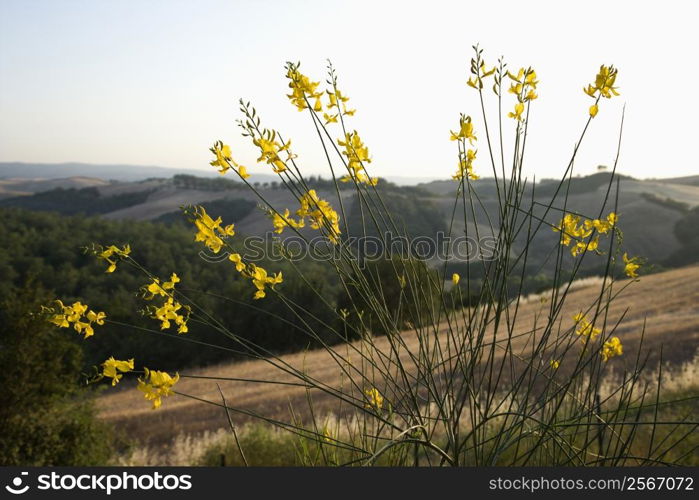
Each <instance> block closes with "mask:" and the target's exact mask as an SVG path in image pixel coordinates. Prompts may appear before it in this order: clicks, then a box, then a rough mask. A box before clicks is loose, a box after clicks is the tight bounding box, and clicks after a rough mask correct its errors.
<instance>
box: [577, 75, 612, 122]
mask: <svg viewBox="0 0 699 500" xmlns="http://www.w3.org/2000/svg"><path fill="white" fill-rule="evenodd" d="M617 73H618V70H617V69H616V68H615V67H614V66H605V65H602V66H600V68H599V73H597V76H596V77H595V83H592V84H589V85H588V86H587V87H583V92H585V93H586V94H587V95H589V96H590V97H593V98H599V97H604V98H606V99H610V98H611V97H612V96H613V95H619V92H617V87H615V86H614V83H616V76H617ZM590 114H591V115H592V109H590ZM595 114H596V113H595ZM592 116H594V115H592Z"/></svg>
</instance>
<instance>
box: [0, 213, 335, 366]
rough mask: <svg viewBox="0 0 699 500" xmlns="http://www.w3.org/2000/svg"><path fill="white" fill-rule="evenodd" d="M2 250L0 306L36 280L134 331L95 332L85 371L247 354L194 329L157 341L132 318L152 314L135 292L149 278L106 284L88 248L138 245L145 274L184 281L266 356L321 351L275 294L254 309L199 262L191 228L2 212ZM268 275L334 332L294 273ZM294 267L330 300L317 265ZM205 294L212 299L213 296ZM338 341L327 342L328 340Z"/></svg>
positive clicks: (221, 271) (248, 291) (222, 274)
mask: <svg viewBox="0 0 699 500" xmlns="http://www.w3.org/2000/svg"><path fill="white" fill-rule="evenodd" d="M224 220H225V219H224ZM226 222H227V221H226ZM0 240H2V241H3V242H4V243H3V246H2V247H0V299H1V298H3V297H10V296H11V295H12V294H13V293H15V291H16V289H17V287H18V286H21V284H22V283H24V282H25V281H26V280H27V278H28V277H30V276H33V277H35V279H36V282H37V284H38V285H43V286H44V287H45V288H50V289H52V291H53V292H54V293H55V297H60V298H61V299H62V300H64V301H65V302H71V301H73V300H78V299H80V300H83V301H85V302H86V303H87V304H89V306H90V307H91V308H92V309H94V310H99V311H105V312H106V313H107V316H108V319H109V320H111V321H116V322H121V323H126V324H129V325H133V326H129V327H122V326H118V325H113V324H106V325H104V326H101V327H99V328H98V330H97V331H96V334H95V335H94V336H93V337H90V338H89V339H87V340H85V341H82V342H81V343H80V345H81V346H82V347H83V349H84V351H85V364H86V369H87V367H89V366H92V365H95V364H99V363H101V362H102V361H104V360H105V359H106V358H108V357H109V356H115V357H117V358H118V359H127V358H131V357H135V358H137V359H138V361H139V363H143V364H145V365H146V366H153V367H157V368H158V369H162V370H175V369H182V368H183V367H189V366H199V365H206V364H211V363H215V362H218V361H221V360H224V359H231V358H235V357H240V356H244V355H246V354H247V353H248V351H247V350H246V349H245V348H243V347H242V346H241V345H240V344H239V343H236V342H235V341H233V340H231V339H228V338H226V337H223V336H222V335H221V334H220V333H219V332H217V331H215V330H213V329H212V328H211V327H208V326H205V325H201V324H197V323H194V322H192V323H191V324H190V332H189V333H188V334H186V335H179V336H178V335H177V334H174V333H170V332H167V331H165V332H160V331H159V323H158V322H157V321H156V320H154V319H151V318H148V317H143V316H140V315H139V314H137V312H136V311H139V310H142V309H143V308H144V305H145V304H146V303H145V302H144V301H143V300H142V299H141V298H140V297H139V294H138V290H139V288H140V287H141V286H143V285H144V284H146V283H148V279H147V277H146V276H144V275H143V273H141V272H140V271H138V270H136V269H134V268H131V267H130V266H128V265H126V264H122V265H120V266H119V268H118V269H117V271H115V272H114V273H112V274H106V273H105V269H106V265H105V263H104V262H101V261H98V259H96V258H95V257H93V256H91V255H86V254H84V252H83V251H81V248H83V247H86V246H88V245H90V244H91V243H92V242H96V243H101V244H112V243H114V244H117V245H123V244H125V243H133V244H134V245H133V246H134V250H133V256H134V257H135V258H136V259H137V260H138V261H139V262H140V263H141V264H142V265H144V266H145V267H146V268H147V269H149V270H150V271H151V272H152V273H154V274H155V275H156V276H161V277H168V276H170V274H171V273H172V272H176V273H177V274H178V275H179V276H180V277H181V279H182V282H181V283H180V285H181V289H182V291H183V292H185V293H186V294H187V295H188V296H189V297H191V298H192V299H193V300H195V301H196V303H197V304H198V305H199V306H201V307H202V309H203V310H205V311H207V312H209V313H212V314H214V315H216V316H217V317H219V318H221V320H222V321H223V322H224V324H226V326H227V327H228V328H229V329H230V330H231V331H232V332H234V333H235V334H236V335H239V336H240V337H242V338H243V339H245V340H248V341H254V342H256V343H257V344H258V345H260V346H261V347H262V348H264V349H267V350H269V351H273V352H276V353H281V352H288V351H295V350H299V349H304V348H306V347H308V346H309V345H317V342H310V341H309V339H308V337H307V335H306V334H305V333H304V332H303V331H301V330H300V329H299V328H301V321H300V320H299V318H298V316H297V314H295V313H294V312H292V311H291V310H289V309H288V308H286V307H284V305H283V304H282V303H281V301H280V299H278V298H277V297H275V296H274V294H272V293H270V294H268V297H267V298H266V299H265V300H262V301H255V300H253V299H252V295H253V292H254V287H253V286H252V285H251V283H250V282H249V280H245V279H243V278H241V277H240V276H239V274H238V273H237V272H236V271H235V269H234V268H233V266H232V264H231V263H230V262H228V261H227V260H225V261H223V262H207V261H206V260H204V259H202V258H201V257H200V255H199V252H200V250H201V246H200V245H199V244H198V243H196V242H195V241H194V231H193V227H187V226H183V225H179V224H176V225H172V226H166V225H164V224H154V223H149V222H135V221H108V220H103V219H97V218H89V217H84V216H73V217H65V216H59V215H57V214H51V213H41V212H29V211H24V210H18V209H0ZM241 251H243V250H242V249H241ZM264 265H265V266H268V267H269V268H270V269H272V270H275V271H276V270H282V271H283V273H284V278H285V279H284V284H283V286H284V287H285V291H286V295H287V297H288V298H289V300H293V301H294V302H296V303H298V304H301V305H303V307H305V308H306V310H307V311H309V312H312V313H313V314H314V315H315V317H316V318H317V319H315V320H312V321H321V322H326V323H327V324H331V323H332V321H333V317H334V313H333V311H332V310H330V309H328V307H327V306H325V305H323V304H322V303H320V302H318V301H317V300H315V301H314V300H313V297H311V295H313V293H312V291H311V290H310V289H308V288H307V287H306V286H305V285H303V284H302V283H301V282H300V281H299V279H300V278H299V277H298V275H297V273H296V272H295V271H294V270H293V267H292V266H291V265H290V264H289V263H286V262H285V263H278V262H273V263H265V264H264ZM297 265H298V266H300V267H301V268H303V269H304V275H305V277H306V279H307V280H309V282H311V283H313V284H314V287H315V288H316V289H318V290H321V291H323V292H324V293H327V296H328V297H334V296H335V295H336V294H337V288H336V287H337V285H336V280H331V279H329V278H328V273H327V271H324V270H323V271H321V269H322V267H321V266H320V265H318V264H316V263H312V262H300V263H298V264H297ZM178 288H180V287H178ZM209 291H215V292H216V296H213V295H212V294H211V293H209ZM261 311H265V312H267V313H271V314H273V316H266V319H265V321H264V322H262V323H261V322H260V319H259V318H260V316H259V314H260V312H261ZM148 330H150V331H148ZM62 333H63V335H66V336H71V335H73V336H75V337H76V338H77V334H76V333H75V332H73V331H72V330H62ZM335 337H336V336H334V335H332V334H328V340H331V339H333V338H335ZM192 341H195V342H200V343H194V342H192ZM201 343H205V344H214V345H215V346H217V347H211V346H206V345H204V344H201Z"/></svg>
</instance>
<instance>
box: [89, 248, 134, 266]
mask: <svg viewBox="0 0 699 500" xmlns="http://www.w3.org/2000/svg"><path fill="white" fill-rule="evenodd" d="M93 251H94V252H95V254H96V255H97V257H98V258H100V259H102V260H104V261H106V262H107V264H109V267H107V270H106V271H105V272H107V273H113V272H114V271H116V268H117V266H116V263H117V261H116V258H120V259H125V258H127V257H128V256H129V254H130V253H131V247H130V246H129V245H124V247H123V248H118V247H116V246H114V245H110V246H108V247H106V248H105V247H102V246H101V245H98V246H97V247H95V249H94V250H93Z"/></svg>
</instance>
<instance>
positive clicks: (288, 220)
mask: <svg viewBox="0 0 699 500" xmlns="http://www.w3.org/2000/svg"><path fill="white" fill-rule="evenodd" d="M269 216H270V217H271V219H272V225H273V226H274V232H275V233H278V234H281V233H282V231H284V228H285V227H287V226H290V227H293V228H296V229H298V228H301V227H304V225H305V222H304V220H303V219H299V220H298V221H295V220H294V219H293V218H292V217H291V216H290V214H289V209H288V208H287V209H285V210H284V213H283V214H279V212H275V211H272V210H270V211H269Z"/></svg>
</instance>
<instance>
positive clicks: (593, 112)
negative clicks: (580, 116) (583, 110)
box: [590, 104, 599, 118]
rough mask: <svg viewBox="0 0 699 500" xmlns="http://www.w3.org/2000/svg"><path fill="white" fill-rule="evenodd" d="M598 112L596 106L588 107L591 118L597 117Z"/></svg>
mask: <svg viewBox="0 0 699 500" xmlns="http://www.w3.org/2000/svg"><path fill="white" fill-rule="evenodd" d="M598 111H599V106H597V104H593V105H592V106H590V116H591V117H592V118H594V117H595V116H597V112H598Z"/></svg>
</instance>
